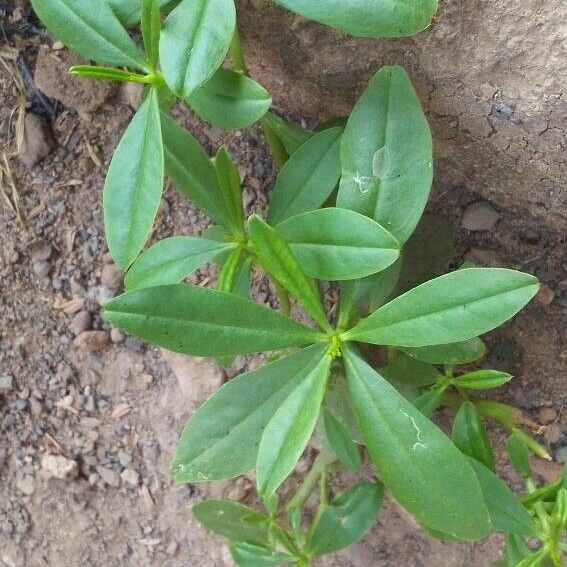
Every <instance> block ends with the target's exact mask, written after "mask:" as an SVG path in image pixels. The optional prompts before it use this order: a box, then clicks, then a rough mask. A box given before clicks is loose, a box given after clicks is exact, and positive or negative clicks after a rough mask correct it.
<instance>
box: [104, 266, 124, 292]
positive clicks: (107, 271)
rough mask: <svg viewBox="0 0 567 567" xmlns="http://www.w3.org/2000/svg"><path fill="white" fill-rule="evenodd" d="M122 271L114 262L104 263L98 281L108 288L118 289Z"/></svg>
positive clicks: (120, 283)
mask: <svg viewBox="0 0 567 567" xmlns="http://www.w3.org/2000/svg"><path fill="white" fill-rule="evenodd" d="M122 279H123V276H122V272H121V271H120V270H119V269H118V268H117V267H116V265H115V264H105V265H104V267H103V268H102V272H101V275H100V283H101V284H102V285H103V286H104V287H108V288H110V289H118V288H119V287H120V286H121V285H122Z"/></svg>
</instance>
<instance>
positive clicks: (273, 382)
mask: <svg viewBox="0 0 567 567" xmlns="http://www.w3.org/2000/svg"><path fill="white" fill-rule="evenodd" d="M325 349H326V345H313V346H310V347H308V348H305V349H303V350H300V351H298V352H296V353H293V354H290V355H288V356H285V357H283V358H280V359H278V360H276V361H275V362H270V363H268V364H266V365H264V366H262V367H260V368H259V369H258V370H253V371H252V372H247V373H246V374H241V375H240V376H237V377H236V378H233V379H232V380H230V381H229V382H227V383H226V384H225V385H224V386H222V387H221V388H220V389H219V390H218V391H217V392H216V393H215V394H214V395H213V396H212V397H211V398H210V399H209V400H207V401H206V402H205V403H204V404H203V405H202V406H201V407H200V408H199V409H198V410H197V412H196V413H195V415H193V417H192V418H191V419H190V420H189V421H188V422H187V424H186V425H185V428H184V429H183V433H182V434H181V439H180V440H179V443H178V444H177V449H176V452H175V457H174V459H173V462H172V464H171V472H172V474H173V478H174V479H175V480H176V481H177V482H200V481H205V480H206V481H210V480H226V479H229V478H234V477H236V476H238V475H241V474H244V473H246V472H248V471H249V470H251V469H253V468H254V465H255V464H256V456H257V454H258V445H259V443H260V439H261V437H262V434H263V432H264V429H265V428H266V425H267V424H268V422H269V421H270V419H272V417H273V416H274V413H275V412H276V410H277V409H278V408H279V407H280V406H281V405H282V403H283V402H284V400H285V399H286V398H287V397H288V396H289V394H290V393H291V392H293V390H294V389H295V388H296V387H297V386H298V385H299V384H300V383H301V382H302V381H303V380H304V378H305V376H307V375H308V374H309V372H310V371H311V370H312V369H313V367H314V366H315V365H316V364H317V362H318V361H319V360H320V359H321V357H322V356H323V354H324V352H325Z"/></svg>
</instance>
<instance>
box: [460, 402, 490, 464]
mask: <svg viewBox="0 0 567 567" xmlns="http://www.w3.org/2000/svg"><path fill="white" fill-rule="evenodd" d="M451 436H452V439H453V443H455V445H456V446H457V447H458V448H459V449H460V450H461V451H462V452H463V453H465V455H468V456H469V457H472V458H473V459H476V460H477V461H479V462H481V463H482V464H483V465H484V466H485V467H487V468H489V469H490V470H491V471H494V470H495V466H494V454H493V452H492V447H491V446H490V441H489V440H488V436H487V435H486V429H485V428H484V424H483V423H482V421H481V420H480V417H479V415H478V412H477V411H476V408H475V407H474V405H473V404H472V403H471V402H465V403H463V404H462V405H461V407H460V408H459V411H458V412H457V415H456V416H455V420H454V421H453V431H452V435H451Z"/></svg>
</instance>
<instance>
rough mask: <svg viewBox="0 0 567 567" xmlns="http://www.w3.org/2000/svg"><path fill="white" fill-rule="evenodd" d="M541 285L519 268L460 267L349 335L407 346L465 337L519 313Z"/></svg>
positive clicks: (394, 302)
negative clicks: (462, 268) (516, 269)
mask: <svg viewBox="0 0 567 567" xmlns="http://www.w3.org/2000/svg"><path fill="white" fill-rule="evenodd" d="M537 290H538V283H537V279H536V278H535V277H533V276H530V275H528V274H523V273H521V272H517V271H515V270H507V269H505V268H470V269H468V270H458V271H456V272H452V273H450V274H447V275H445V276H441V277H439V278H435V279H434V280H431V281H428V282H426V283H424V284H421V285H420V286H418V287H416V288H414V289H412V290H410V291H408V292H406V293H404V294H403V295H400V296H399V297H396V299H394V300H392V301H390V302H389V303H387V304H386V305H384V306H382V307H380V308H379V309H377V310H376V311H374V313H372V315H370V316H369V317H368V318H367V319H364V320H363V321H361V322H360V323H359V324H358V325H357V326H356V327H354V328H353V329H351V330H350V331H348V332H347V333H345V334H344V335H343V338H344V339H347V340H356V341H362V342H368V343H373V344H383V345H393V346H406V347H421V346H429V345H435V344H446V343H453V342H458V341H464V340H466V339H471V338H473V337H476V336H477V335H480V334H482V333H486V332H488V331H490V330H492V329H494V328H495V327H498V326H499V325H501V324H502V323H504V322H505V321H506V320H508V319H510V318H511V317H513V316H514V315H515V314H516V313H517V312H518V311H519V310H520V309H521V308H522V307H523V306H524V305H525V304H526V303H527V302H528V301H529V300H530V299H531V298H532V297H533V296H534V295H535V294H536V293H537Z"/></svg>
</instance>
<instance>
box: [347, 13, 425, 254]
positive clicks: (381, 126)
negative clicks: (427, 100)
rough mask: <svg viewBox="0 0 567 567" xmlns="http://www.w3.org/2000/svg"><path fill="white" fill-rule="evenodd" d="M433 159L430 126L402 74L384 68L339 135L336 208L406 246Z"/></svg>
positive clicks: (420, 208) (397, 69)
mask: <svg viewBox="0 0 567 567" xmlns="http://www.w3.org/2000/svg"><path fill="white" fill-rule="evenodd" d="M408 5H409V4H408ZM432 159H433V158H432V145H431V133H430V131H429V126H428V124H427V120H426V119H425V116H424V114H423V111H422V109H421V105H420V103H419V99H418V98H417V95H416V93H415V91H414V90H413V87H412V85H411V82H410V80H409V78H408V76H407V74H406V72H405V71H404V70H403V69H402V68H401V67H383V68H382V69H381V70H380V71H378V73H377V74H376V75H375V76H374V77H373V79H372V80H371V81H370V84H369V86H368V88H367V89H366V90H365V91H364V93H363V94H362V96H361V98H360V99H359V101H358V102H357V103H356V105H355V107H354V109H353V111H352V114H351V115H350V117H349V119H348V123H347V126H346V129H345V132H344V134H343V138H342V142H341V163H342V177H341V183H340V186H339V193H338V196H337V206H338V207H342V208H344V209H352V210H353V211H357V212H358V213H361V214H363V215H366V216H368V217H371V218H373V219H374V220H376V221H377V222H378V223H380V224H381V225H382V226H383V227H384V228H385V229H386V230H388V231H389V232H391V233H392V234H393V235H394V237H395V238H397V240H398V242H399V243H400V244H404V243H405V241H406V240H407V239H408V238H409V237H410V235H411V233H412V232H413V230H414V229H415V227H416V225H417V223H418V222H419V219H420V218H421V215H422V213H423V209H424V208H425V204H426V203H427V197H428V196H429V189H430V187H431V181H432V177H433V166H432Z"/></svg>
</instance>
